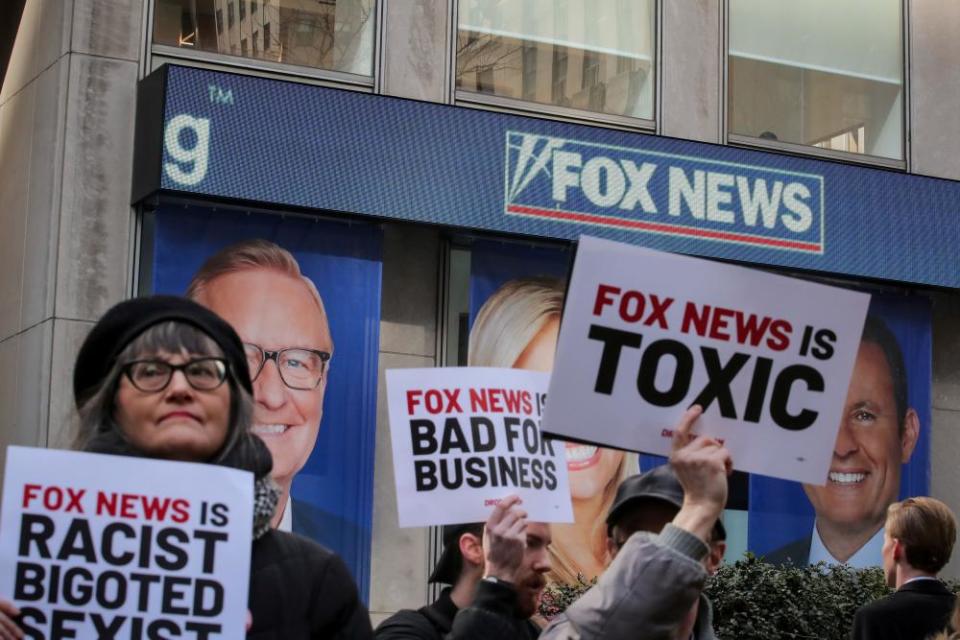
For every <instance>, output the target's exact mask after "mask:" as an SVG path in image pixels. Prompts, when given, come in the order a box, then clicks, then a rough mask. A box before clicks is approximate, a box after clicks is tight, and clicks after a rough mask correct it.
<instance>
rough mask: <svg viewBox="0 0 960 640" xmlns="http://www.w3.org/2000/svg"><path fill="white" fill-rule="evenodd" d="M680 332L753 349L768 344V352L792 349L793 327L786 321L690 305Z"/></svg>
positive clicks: (706, 305) (732, 310) (719, 308)
mask: <svg viewBox="0 0 960 640" xmlns="http://www.w3.org/2000/svg"><path fill="white" fill-rule="evenodd" d="M680 331H682V332H683V333H691V332H692V333H695V334H697V335H698V336H701V337H708V338H712V339H714V340H723V341H724V342H730V341H731V340H732V341H734V342H737V343H739V344H745V345H746V344H749V345H750V346H753V347H756V346H759V344H760V343H761V342H765V344H766V346H767V348H768V349H770V350H772V351H783V350H784V349H786V348H787V347H789V346H790V333H791V332H792V331H793V326H792V325H791V324H790V323H789V322H787V321H786V320H775V319H773V318H770V317H767V316H763V317H759V316H757V315H756V314H753V313H744V312H743V311H739V310H737V309H727V308H724V307H712V306H710V305H709V304H705V305H697V304H696V303H695V302H688V303H687V304H686V306H685V307H684V309H683V322H682V323H681V325H680Z"/></svg>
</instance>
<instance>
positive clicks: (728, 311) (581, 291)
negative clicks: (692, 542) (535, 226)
mask: <svg viewBox="0 0 960 640" xmlns="http://www.w3.org/2000/svg"><path fill="white" fill-rule="evenodd" d="M869 301H870V296H868V295H866V294H863V293H858V292H854V291H848V290H845V289H839V288H835V287H828V286H824V285H820V284H815V283H811V282H805V281H802V280H796V279H792V278H786V277H783V276H778V275H773V274H768V273H763V272H760V271H755V270H751V269H747V268H744V267H737V266H733V265H726V264H718V263H714V262H709V261H706V260H700V259H696V258H688V257H685V256H678V255H672V254H667V253H660V252H656V251H651V250H648V249H642V248H639V247H634V246H630V245H624V244H619V243H615V242H610V241H606V240H598V239H596V238H589V237H583V238H581V240H580V244H579V247H578V249H577V257H576V262H575V264H574V268H573V275H572V276H571V280H570V289H569V292H568V295H567V304H566V307H565V310H564V315H563V322H562V325H561V329H560V337H559V342H558V346H557V355H556V364H555V366H554V374H553V378H552V379H551V382H550V399H551V402H550V403H549V404H548V405H547V406H548V408H547V411H546V415H545V417H544V429H545V431H547V432H549V433H551V434H553V435H557V436H561V437H568V438H573V439H579V440H586V441H591V442H596V443H598V444H604V445H609V446H613V447H620V448H623V449H629V450H633V451H643V452H648V453H659V454H665V453H668V452H669V451H670V446H671V436H672V427H673V425H675V424H676V422H677V420H678V419H679V418H680V416H681V414H682V413H683V411H684V410H685V409H686V408H687V407H688V406H690V405H692V404H699V405H701V406H702V407H703V408H704V414H703V417H702V418H701V419H700V423H699V426H698V428H697V430H696V431H697V432H698V433H703V434H707V435H711V436H715V437H717V438H720V439H722V440H723V441H724V442H725V443H726V446H727V447H728V448H729V449H730V451H731V454H732V455H733V460H734V463H735V464H736V466H737V468H738V469H741V470H744V471H750V472H755V473H762V474H765V475H770V476H775V477H780V478H786V479H790V480H799V481H801V482H807V483H811V484H821V485H822V484H823V483H824V482H825V481H826V478H827V471H828V469H829V465H830V456H831V452H832V450H833V444H834V441H835V440H836V436H837V428H838V424H839V417H840V414H841V411H842V408H843V403H844V399H845V397H846V391H847V383H848V382H849V380H850V374H851V371H852V370H853V364H854V361H855V359H856V354H857V349H858V347H859V344H860V334H861V331H862V330H863V323H864V318H865V317H866V312H867V306H868V304H869Z"/></svg>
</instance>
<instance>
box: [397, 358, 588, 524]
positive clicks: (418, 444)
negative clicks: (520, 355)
mask: <svg viewBox="0 0 960 640" xmlns="http://www.w3.org/2000/svg"><path fill="white" fill-rule="evenodd" d="M548 379H549V376H548V375H547V374H543V373H538V372H534V371H522V370H518V369H494V368H484V367H476V368H473V367H471V368H442V369H393V370H390V371H387V400H388V406H389V412H390V434H391V440H392V443H393V459H394V473H395V476H396V483H397V504H398V510H399V515H400V526H401V527H420V526H429V525H441V524H457V523H462V522H482V521H484V520H486V519H487V517H488V516H489V514H490V511H491V510H492V508H493V507H494V506H495V505H496V504H497V503H498V502H499V501H500V500H501V499H503V498H505V497H506V496H508V495H511V494H517V495H519V496H520V497H521V499H523V509H524V510H525V511H526V512H527V514H528V516H529V518H530V520H531V521H534V522H569V521H570V520H572V519H573V513H572V510H571V505H570V489H569V486H568V484H567V473H566V465H565V463H564V453H563V450H562V448H561V447H560V446H557V444H554V443H553V442H551V441H550V440H547V439H546V438H544V437H543V436H542V435H541V433H540V418H541V415H542V413H543V408H544V405H545V401H546V394H545V390H546V388H547V382H548Z"/></svg>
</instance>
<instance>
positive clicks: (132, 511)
mask: <svg viewBox="0 0 960 640" xmlns="http://www.w3.org/2000/svg"><path fill="white" fill-rule="evenodd" d="M97 515H98V516H102V515H109V516H112V517H115V518H116V517H119V518H127V519H130V520H155V521H157V522H163V521H165V520H167V519H169V520H172V521H173V522H177V523H184V522H186V521H187V520H189V519H190V502H189V501H187V500H184V499H183V498H158V497H156V496H141V495H137V494H133V493H115V492H111V493H105V492H103V491H100V492H98V493H97Z"/></svg>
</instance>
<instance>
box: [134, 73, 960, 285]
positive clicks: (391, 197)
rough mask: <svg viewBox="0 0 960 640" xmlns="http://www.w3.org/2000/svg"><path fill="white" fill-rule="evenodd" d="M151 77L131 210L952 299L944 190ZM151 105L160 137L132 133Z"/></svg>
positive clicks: (608, 133)
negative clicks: (302, 217) (523, 246)
mask: <svg viewBox="0 0 960 640" xmlns="http://www.w3.org/2000/svg"><path fill="white" fill-rule="evenodd" d="M156 74H161V75H160V76H151V77H150V78H147V79H146V80H145V81H144V83H143V85H142V91H141V96H140V104H141V107H142V109H141V114H140V122H139V128H140V130H141V136H139V137H138V140H139V142H138V159H137V170H136V177H135V188H134V196H135V198H138V199H139V198H143V197H146V196H148V195H150V194H151V193H153V192H156V191H157V190H165V191H168V192H177V193H182V194H193V195H197V196H206V197H212V198H217V199H222V198H229V199H232V200H243V201H250V202H259V203H270V204H274V205H278V206H284V207H291V206H293V207H302V208H308V209H324V210H328V211H337V212H347V213H354V214H362V215H371V216H377V217H382V218H397V219H404V220H412V221H420V222H428V223H437V224H443V225H451V226H456V227H461V228H469V229H478V230H490V231H498V232H504V233H510V234H521V235H529V236H538V237H549V238H558V239H565V240H574V239H576V238H577V237H578V236H579V235H580V234H583V233H588V234H590V235H595V236H600V237H605V238H610V239H614V240H619V241H623V242H630V243H634V244H640V245H644V246H649V247H651V248H655V249H660V250H664V251H673V252H679V253H687V254H694V255H702V256H709V257H716V258H723V259H730V260H737V261H745V262H754V263H759V264H767V265H776V266H781V267H787V268H791V269H804V270H810V271H820V272H828V273H839V274H847V275H850V276H858V277H869V278H878V279H886V280H897V281H903V282H911V283H918V284H925V285H937V286H945V287H957V286H960V270H957V269H956V268H955V265H954V254H955V248H956V247H957V246H958V245H960V225H958V224H956V215H957V212H956V208H957V205H956V203H957V202H960V183H957V182H953V181H949V180H939V179H933V178H926V177H921V176H913V175H907V174H902V173H897V172H893V171H886V170H880V169H872V168H865V167H859V166H854V165H848V164H841V163H835V162H825V161H820V160H813V159H807V158H799V157H793V156H787V155H780V154H773V153H766V152H760V151H753V150H747V149H738V148H734V147H729V146H722V145H712V144H704V143H699V142H690V141H684V140H677V139H671V138H665V137H661V136H652V135H647V134H641V133H635V132H625V131H618V130H613V129H603V128H597V127H590V126H585V125H577V124H569V123H562V122H555V121H549V120H541V119H536V118H531V117H525V116H518V115H509V114H501V113H493V112H489V111H481V110H477V109H467V108H462V107H453V106H446V105H439V104H434V103H423V102H416V101H411V100H404V99H399V98H389V97H384V96H371V95H368V94H363V93H359V92H353V91H343V90H336V89H328V88H323V87H316V86H310V85H305V84H297V83H291V82H283V81H277V80H269V79H264V78H256V77H251V76H246V75H234V74H229V73H222V72H214V71H207V70H201V69H192V68H183V67H175V66H174V67H171V66H167V67H164V68H163V69H160V70H158V71H157V72H156ZM162 74H165V75H162ZM160 80H162V82H161V81H160ZM154 101H155V102H154ZM154 103H156V104H158V105H162V109H159V108H158V109H154V111H155V112H156V113H153V114H152V117H153V118H154V119H156V120H158V121H157V122H155V123H151V122H147V121H148V120H150V117H148V115H149V112H150V111H151V105H153V104H154ZM144 132H146V133H144Z"/></svg>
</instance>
